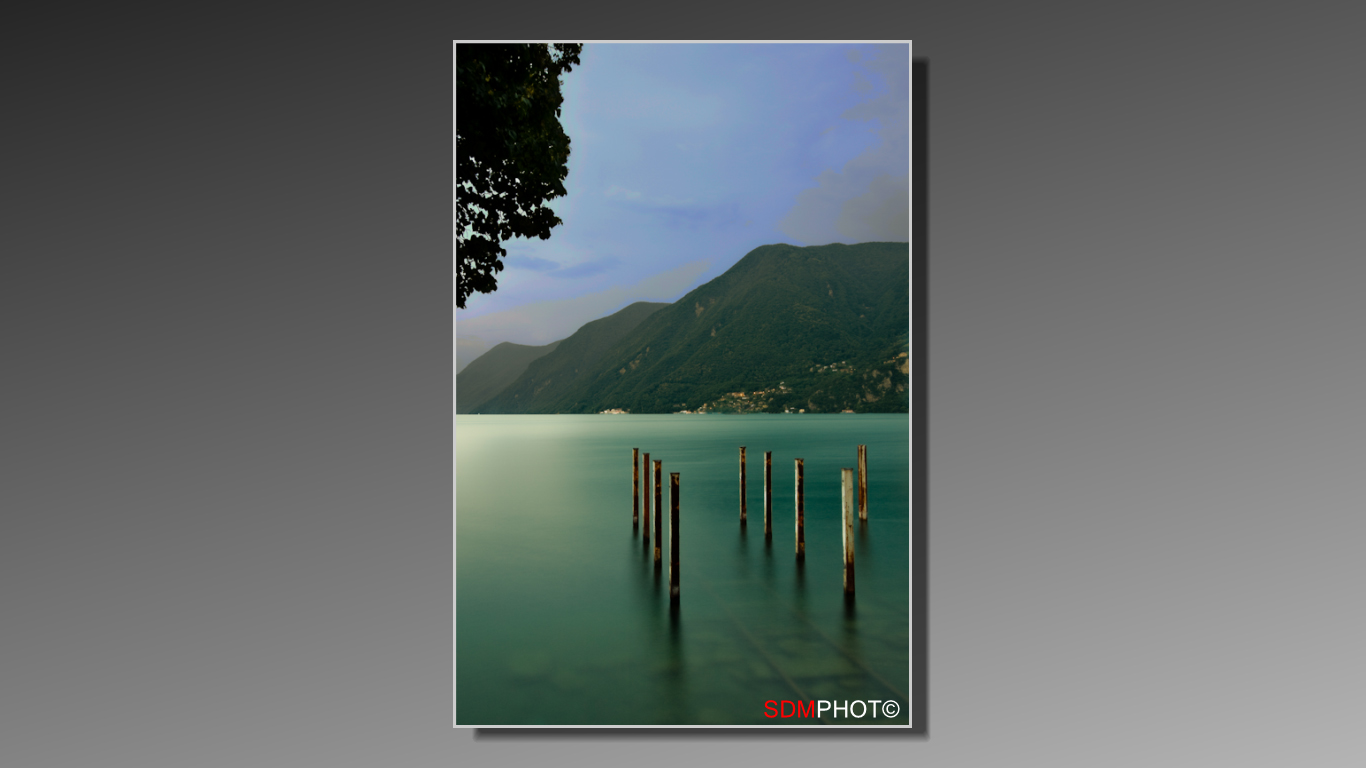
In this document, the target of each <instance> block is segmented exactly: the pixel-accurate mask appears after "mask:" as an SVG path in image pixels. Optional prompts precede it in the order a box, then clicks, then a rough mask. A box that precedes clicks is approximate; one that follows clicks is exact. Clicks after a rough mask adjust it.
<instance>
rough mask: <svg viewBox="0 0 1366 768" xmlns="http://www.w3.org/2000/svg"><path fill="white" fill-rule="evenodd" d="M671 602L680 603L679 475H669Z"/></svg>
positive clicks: (671, 473) (673, 473)
mask: <svg viewBox="0 0 1366 768" xmlns="http://www.w3.org/2000/svg"><path fill="white" fill-rule="evenodd" d="M669 601H670V602H675V603H676V602H678V473H677V472H670V473H669Z"/></svg>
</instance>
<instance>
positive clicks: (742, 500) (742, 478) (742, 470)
mask: <svg viewBox="0 0 1366 768" xmlns="http://www.w3.org/2000/svg"><path fill="white" fill-rule="evenodd" d="M744 525H745V446H743V445H742V446H740V526H741V527H742V528H743V527H744Z"/></svg>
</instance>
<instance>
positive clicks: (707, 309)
mask: <svg viewBox="0 0 1366 768" xmlns="http://www.w3.org/2000/svg"><path fill="white" fill-rule="evenodd" d="M632 306H633V307H635V306H638V305H632ZM648 306H649V307H650V308H649V311H648V312H647V311H644V310H641V311H639V312H638V313H634V314H632V315H631V316H630V317H629V318H621V319H618V320H615V321H613V323H611V324H610V326H611V330H612V333H604V332H600V331H598V330H594V331H593V332H591V333H590V334H589V335H590V336H591V338H592V342H591V344H588V343H587V339H585V340H584V341H585V343H584V345H583V346H584V349H585V351H591V354H584V353H582V352H579V351H576V350H577V349H578V347H579V346H580V345H578V344H576V345H570V344H569V342H570V341H571V340H573V339H574V338H575V337H576V336H578V335H579V334H578V333H576V334H575V335H574V336H571V337H570V338H569V339H566V340H565V341H564V342H563V343H562V344H561V345H560V346H559V347H558V348H557V349H556V350H555V351H554V352H553V353H550V354H547V355H545V356H544V357H541V358H539V359H537V360H535V361H533V362H532V363H531V364H529V365H528V366H527V370H526V371H525V372H524V373H523V374H522V375H521V376H519V377H518V379H517V380H516V381H515V382H513V384H511V385H509V386H508V388H507V389H505V390H503V392H501V393H500V394H499V395H497V396H496V397H494V398H491V399H490V400H489V401H487V402H485V403H483V404H481V405H480V406H479V410H480V411H482V412H484V413H597V412H600V411H603V410H607V409H612V408H621V409H625V410H628V411H630V412H632V413H670V412H675V411H681V410H691V411H697V410H703V411H714V412H715V411H734V412H753V411H768V412H783V411H792V412H797V411H799V410H804V411H807V412H830V411H840V410H852V411H856V412H881V413H889V412H898V413H904V412H906V411H907V410H908V408H909V394H908V389H909V388H908V380H909V376H908V373H909V364H908V358H907V353H908V351H909V350H908V346H907V343H908V331H909V323H910V246H909V244H907V243H861V244H858V245H843V244H838V243H837V244H831V245H824V246H810V247H805V248H803V247H797V246H792V245H786V244H778V245H766V246H761V247H759V248H756V249H754V250H753V251H751V252H750V253H748V254H746V255H745V257H744V258H742V259H741V260H740V261H738V262H736V264H735V265H734V266H733V267H731V268H730V269H729V270H727V271H726V272H725V273H724V274H722V275H720V276H719V277H717V278H715V279H714V280H712V281H710V282H708V283H706V284H705V285H702V286H700V287H698V288H697V289H695V290H693V291H692V292H690V293H688V294H687V295H686V296H684V297H683V298H682V299H680V300H679V301H677V302H675V303H674V304H668V305H664V304H656V305H648ZM629 309H631V307H628V308H627V310H629ZM627 310H622V312H621V313H618V315H621V314H623V313H625V312H626V311H627ZM616 317H617V315H613V316H611V317H609V318H603V320H598V321H594V323H604V322H606V321H609V320H612V319H613V318H616ZM631 320H634V323H631ZM594 323H589V324H588V325H585V326H584V328H582V329H580V332H583V331H585V330H588V329H589V328H590V326H593V325H594ZM628 324H630V327H626V326H627V325H628ZM602 330H603V331H605V330H606V328H603V329H602ZM613 334H615V337H613ZM471 365H473V363H471Z"/></svg>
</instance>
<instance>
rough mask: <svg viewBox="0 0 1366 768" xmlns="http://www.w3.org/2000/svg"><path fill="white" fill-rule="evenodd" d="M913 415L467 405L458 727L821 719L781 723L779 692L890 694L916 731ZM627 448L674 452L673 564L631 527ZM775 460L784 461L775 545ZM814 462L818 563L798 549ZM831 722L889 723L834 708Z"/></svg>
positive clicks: (459, 464) (783, 695) (813, 528)
mask: <svg viewBox="0 0 1366 768" xmlns="http://www.w3.org/2000/svg"><path fill="white" fill-rule="evenodd" d="M908 426H909V422H908V417H907V416H906V415H904V414H888V415H864V414H841V415H833V414H832V415H810V414H807V415H771V416H770V415H745V416H722V415H707V416H699V415H692V416H689V415H659V416H609V415H592V416H587V415H585V416H465V415H462V416H459V417H457V423H456V565H455V571H456V610H455V615H456V719H457V722H458V723H459V724H462V725H511V724H521V725H635V724H640V725H669V724H698V725H772V724H774V723H775V722H786V723H799V724H813V723H818V722H819V721H814V720H811V719H805V720H797V719H795V718H793V719H788V720H785V721H775V720H771V719H767V718H765V717H764V702H765V701H766V700H768V699H775V700H781V699H788V700H797V699H801V700H803V701H810V700H812V699H827V700H835V701H843V700H847V699H862V700H870V699H884V700H885V699H893V700H895V701H897V702H898V703H899V705H900V715H899V716H898V717H896V718H895V719H894V720H893V721H890V722H891V723H900V724H903V725H904V724H905V723H906V722H907V708H906V703H907V698H906V694H907V693H908V691H909V688H910V684H909V679H908V678H909V674H910V662H909V660H910V656H909V614H910V612H909V607H910V606H909V588H910V579H909V569H910V557H909V551H910V549H909V517H910V515H909V512H910V510H909V498H910V488H909V471H908V470H909V459H910V456H909V440H908ZM859 444H864V445H867V446H868V476H869V481H868V522H867V524H866V525H861V524H859V523H858V522H857V521H856V522H855V570H856V584H857V595H856V599H855V601H854V602H853V604H852V605H850V604H848V603H846V601H845V600H844V596H843V583H842V552H843V549H842V547H843V545H842V541H841V530H840V526H841V520H840V517H841V511H840V469H841V468H842V467H854V466H856V462H857V446H858V445H859ZM741 445H744V446H746V455H747V465H748V482H747V489H748V518H749V519H748V525H747V526H746V528H745V529H743V530H742V529H741V527H740V524H739V447H740V446H741ZM632 448H640V450H641V452H642V454H643V453H645V452H649V453H650V458H651V459H652V460H655V459H658V460H660V461H662V462H663V472H664V482H663V489H664V490H663V497H664V504H665V510H664V511H665V514H664V521H665V535H664V539H663V550H664V557H663V560H664V563H663V567H662V568H659V569H656V568H655V566H654V562H653V560H654V550H653V538H654V536H653V531H652V532H651V540H650V545H649V546H648V547H647V546H645V544H644V542H643V536H642V534H643V526H642V527H641V528H633V526H632V523H631V449H632ZM764 451H772V453H773V534H772V537H771V538H766V537H765V536H764V525H763V516H764V509H763V469H764ZM798 457H800V458H802V459H804V460H805V485H806V562H805V565H803V566H799V565H798V564H797V562H796V557H795V552H794V541H795V532H794V528H795V514H794V503H793V501H794V498H793V497H794V490H793V459H794V458H798ZM672 472H678V473H680V475H681V477H680V494H679V519H680V522H679V545H680V568H679V572H680V576H681V579H680V580H681V589H680V591H681V594H680V600H679V603H678V606H677V610H672V609H671V607H670V603H669V593H668V589H669V587H668V580H669V564H668V560H669V537H668V529H667V527H668V476H669V473H672ZM643 485H644V474H643V473H642V486H643ZM651 497H653V493H651ZM643 511H644V507H643V505H642V513H643ZM652 517H653V515H652ZM651 525H652V527H653V521H652V523H651ZM825 721H826V722H828V723H831V724H858V725H872V724H889V721H888V720H887V719H886V718H885V717H879V718H878V719H877V720H873V719H872V718H871V717H868V716H865V717H863V718H861V719H855V718H833V717H831V716H830V713H828V712H827V713H826V714H825Z"/></svg>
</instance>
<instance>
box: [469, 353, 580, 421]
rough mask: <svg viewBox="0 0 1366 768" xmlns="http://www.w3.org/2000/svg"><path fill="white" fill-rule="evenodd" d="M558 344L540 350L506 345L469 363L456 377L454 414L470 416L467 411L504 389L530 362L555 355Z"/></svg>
mask: <svg viewBox="0 0 1366 768" xmlns="http://www.w3.org/2000/svg"><path fill="white" fill-rule="evenodd" d="M560 341H564V339H560ZM560 341H552V342H551V343H549V344H545V345H542V346H539V347H534V346H528V345H526V344H513V343H512V342H510V341H505V342H503V343H501V344H498V345H496V346H495V347H494V348H493V349H490V350H489V351H487V352H485V353H484V354H482V355H480V356H479V357H477V358H475V359H474V360H471V361H470V364H469V365H467V366H465V369H464V370H462V371H460V373H457V374H456V375H455V412H456V413H470V412H471V411H470V408H472V407H474V406H476V405H479V404H480V403H482V402H484V401H485V400H488V399H489V398H491V397H493V396H494V395H496V394H498V393H499V392H502V391H503V390H504V389H507V387H508V385H509V384H511V383H512V382H514V381H516V380H517V377H518V376H521V375H522V373H523V372H524V371H525V370H526V367H527V366H528V365H530V364H531V361H532V360H535V359H537V358H540V357H544V356H546V355H548V354H550V353H551V352H554V351H555V348H556V347H558V346H559V345H560Z"/></svg>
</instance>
